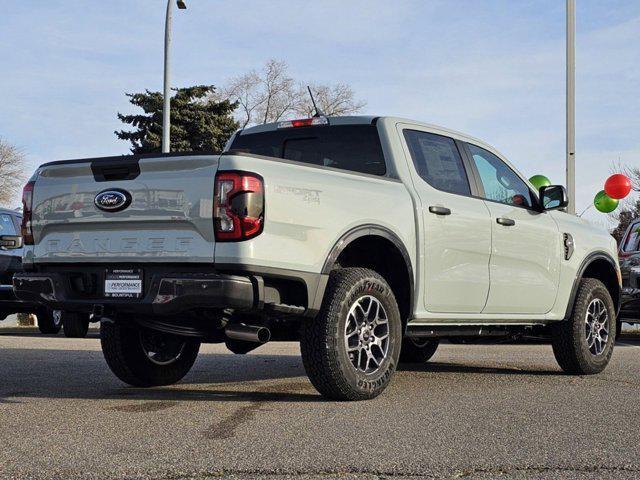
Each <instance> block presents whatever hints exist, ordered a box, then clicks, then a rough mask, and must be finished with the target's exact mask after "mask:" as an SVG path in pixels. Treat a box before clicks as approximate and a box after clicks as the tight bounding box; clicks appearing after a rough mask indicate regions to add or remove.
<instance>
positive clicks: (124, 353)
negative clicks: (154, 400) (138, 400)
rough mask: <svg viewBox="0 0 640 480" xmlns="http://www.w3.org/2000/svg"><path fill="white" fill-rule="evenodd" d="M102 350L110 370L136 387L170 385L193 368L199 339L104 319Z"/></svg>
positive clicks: (101, 332) (101, 340) (102, 325)
mask: <svg viewBox="0 0 640 480" xmlns="http://www.w3.org/2000/svg"><path fill="white" fill-rule="evenodd" d="M100 343H101V345H102V353H103V354H104V358H105V360H106V361H107V365H109V368H110V369H111V371H112V372H113V373H114V374H115V375H116V377H118V378H119V379H120V380H122V381H123V382H124V383H128V384H129V385H132V386H134V387H154V386H160V385H171V384H173V383H176V382H178V381H179V380H181V379H182V378H183V377H184V376H185V375H186V374H187V373H188V372H189V370H191V367H192V366H193V364H194V362H195V361H196V357H197V356H198V351H199V350H200V341H198V340H196V339H192V338H186V337H179V336H176V335H170V334H166V333H160V332H154V331H151V330H138V329H135V328H129V327H126V326H124V325H122V324H118V323H111V322H102V323H101V325H100Z"/></svg>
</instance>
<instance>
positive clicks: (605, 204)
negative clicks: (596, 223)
mask: <svg viewBox="0 0 640 480" xmlns="http://www.w3.org/2000/svg"><path fill="white" fill-rule="evenodd" d="M618 203H619V202H618V200H616V199H615V198H611V197H610V196H609V195H607V192H605V191H604V190H600V191H599V192H598V193H596V196H595V198H594V199H593V204H594V205H595V206H596V209H597V210H598V211H599V212H602V213H611V212H613V211H614V210H615V209H616V208H618Z"/></svg>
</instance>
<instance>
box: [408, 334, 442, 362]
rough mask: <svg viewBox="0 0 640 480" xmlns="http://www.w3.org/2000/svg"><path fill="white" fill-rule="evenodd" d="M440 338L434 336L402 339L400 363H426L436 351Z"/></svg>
mask: <svg viewBox="0 0 640 480" xmlns="http://www.w3.org/2000/svg"><path fill="white" fill-rule="evenodd" d="M438 345H440V340H438V339H434V338H411V337H405V338H404V339H403V340H402V350H401V351H400V363H425V362H428V361H429V360H430V359H431V357H433V355H434V354H435V353H436V350H437V349H438Z"/></svg>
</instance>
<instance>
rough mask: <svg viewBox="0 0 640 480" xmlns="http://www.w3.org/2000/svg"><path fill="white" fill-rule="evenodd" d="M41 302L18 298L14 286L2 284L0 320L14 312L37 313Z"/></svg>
mask: <svg viewBox="0 0 640 480" xmlns="http://www.w3.org/2000/svg"><path fill="white" fill-rule="evenodd" d="M38 307H39V304H38V303H35V302H24V301H22V300H18V299H17V298H16V296H15V295H14V293H13V286H11V285H0V320H4V319H5V318H6V317H7V316H8V315H12V314H14V313H35V312H36V310H37V309H38Z"/></svg>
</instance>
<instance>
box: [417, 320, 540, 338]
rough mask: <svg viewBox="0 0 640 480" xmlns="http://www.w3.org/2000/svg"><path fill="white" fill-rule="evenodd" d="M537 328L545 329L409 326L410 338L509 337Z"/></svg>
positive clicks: (535, 326)
mask: <svg viewBox="0 0 640 480" xmlns="http://www.w3.org/2000/svg"><path fill="white" fill-rule="evenodd" d="M536 328H544V325H543V324H535V323H532V324H512V325H460V324H458V325H412V324H408V325H407V329H406V335H407V336H408V337H422V338H424V337H430V338H442V337H508V336H510V335H518V334H524V333H533V330H534V329H536Z"/></svg>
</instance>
